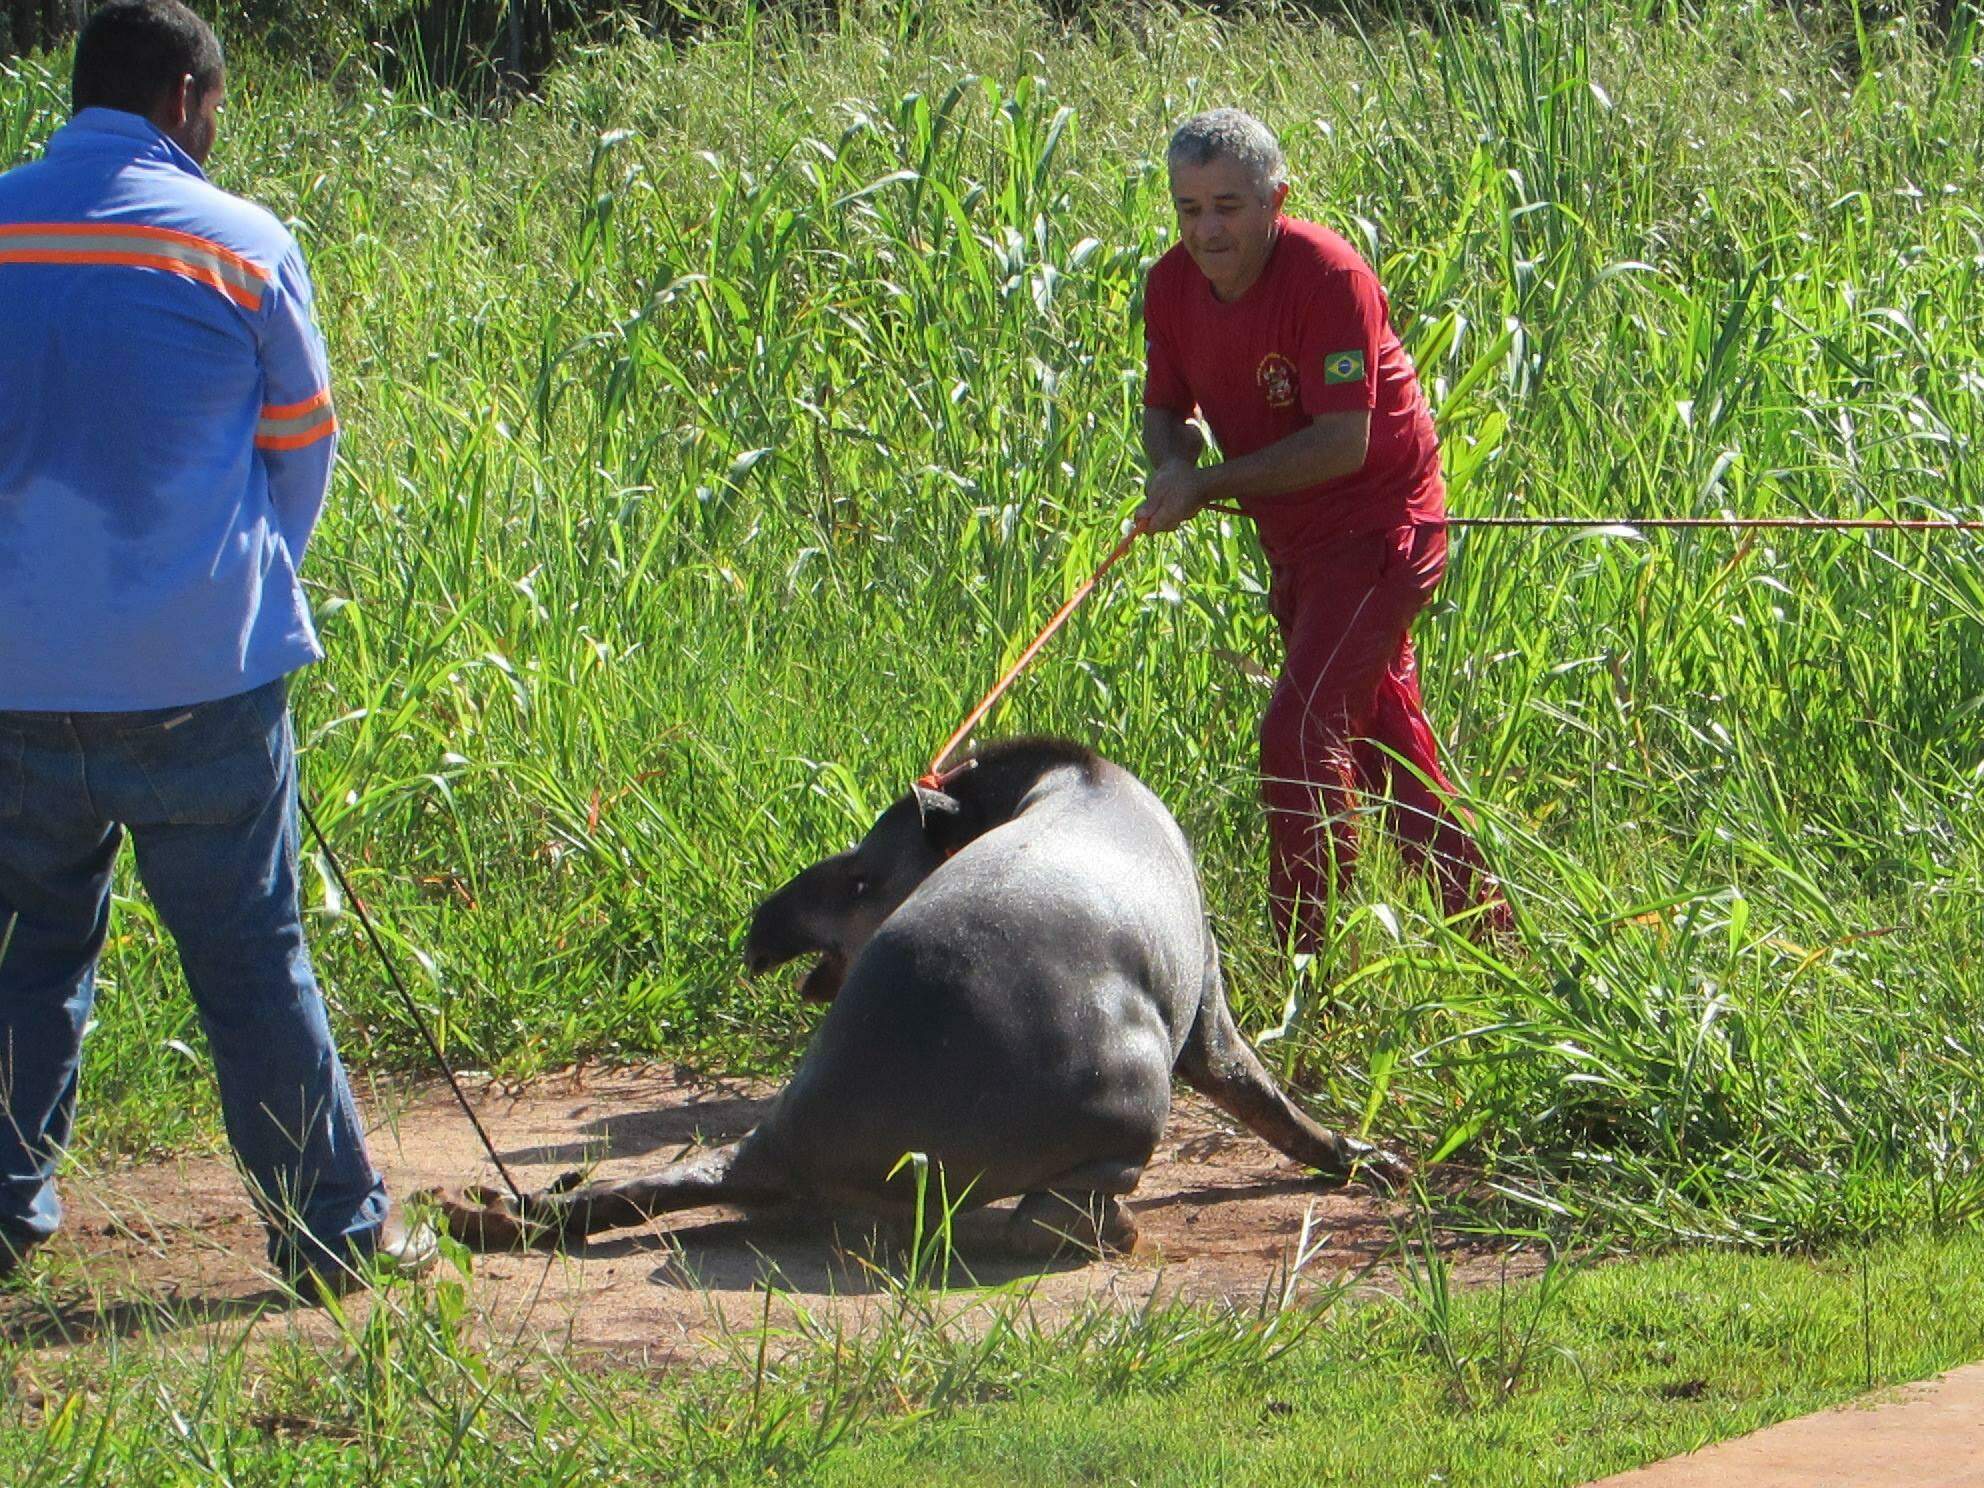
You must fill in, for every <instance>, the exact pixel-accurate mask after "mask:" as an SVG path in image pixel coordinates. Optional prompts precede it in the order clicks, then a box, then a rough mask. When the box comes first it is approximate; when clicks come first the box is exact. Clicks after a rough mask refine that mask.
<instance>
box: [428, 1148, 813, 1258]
mask: <svg viewBox="0 0 1984 1488" xmlns="http://www.w3.org/2000/svg"><path fill="white" fill-rule="evenodd" d="M753 1135H755V1134H754V1133H753V1134H747V1135H745V1136H744V1137H742V1138H740V1139H739V1140H737V1141H735V1142H731V1143H728V1144H727V1145H725V1146H722V1147H713V1148H711V1149H709V1150H708V1151H706V1152H698V1153H694V1154H692V1155H691V1156H689V1157H685V1158H683V1159H682V1160H681V1161H679V1162H673V1163H670V1164H669V1165H668V1166H667V1167H665V1168H663V1169H661V1170H660V1171H659V1172H656V1173H651V1174H648V1175H646V1176H644V1177H640V1178H625V1179H621V1180H620V1181H618V1182H614V1183H585V1184H579V1185H576V1186H573V1187H569V1188H563V1189H561V1188H560V1187H559V1186H558V1185H556V1184H554V1185H553V1186H552V1187H551V1188H550V1189H547V1190H545V1191H543V1192H540V1193H529V1194H525V1195H524V1201H523V1204H522V1205H521V1206H519V1205H517V1203H516V1202H515V1201H514V1200H512V1199H510V1198H509V1197H508V1196H506V1195H502V1194H492V1193H491V1192H490V1191H489V1190H487V1189H470V1190H468V1192H467V1193H466V1194H465V1195H464V1197H463V1199H459V1200H458V1199H453V1198H450V1197H448V1196H447V1195H443V1194H436V1195H432V1196H430V1197H429V1202H430V1203H432V1204H433V1205H434V1207H435V1208H436V1209H438V1210H439V1211H440V1214H441V1218H442V1222H443V1223H444V1224H445V1225H446V1227H447V1230H448V1233H449V1234H450V1235H452V1236H453V1237H454V1238H455V1239H456V1240H459V1241H460V1242H461V1243H462V1244H464V1245H467V1246H470V1247H471V1248H473V1249H477V1250H525V1249H530V1248H533V1247H538V1248H551V1247H555V1246H557V1245H560V1244H563V1243H565V1242H567V1241H570V1240H576V1239H582V1238H583V1237H585V1236H587V1235H592V1234H597V1233H598V1232H599V1231H601V1230H613V1229H621V1228H623V1227H625V1226H627V1225H634V1224H639V1223H640V1222H641V1221H642V1220H646V1219H653V1218H654V1217H655V1216H657V1215H661V1214H668V1213H671V1212H673V1211H675V1210H678V1209H700V1208H702V1207H703V1206H704V1205H706V1204H768V1203H774V1202H776V1201H778V1200H780V1199H782V1198H785V1197H787V1196H788V1194H789V1192H790V1190H789V1188H788V1186H787V1185H786V1184H784V1183H782V1182H780V1181H779V1180H778V1178H777V1176H776V1174H774V1173H773V1172H771V1171H769V1170H768V1167H767V1165H766V1164H765V1162H764V1161H763V1160H762V1158H761V1157H760V1156H759V1153H758V1152H757V1151H756V1150H755V1149H754V1147H753V1144H752V1136H753Z"/></svg>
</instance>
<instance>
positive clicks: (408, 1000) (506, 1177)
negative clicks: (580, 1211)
mask: <svg viewBox="0 0 1984 1488" xmlns="http://www.w3.org/2000/svg"><path fill="white" fill-rule="evenodd" d="M297 805H299V806H301V807H302V808H303V819H304V820H305V821H306V822H308V823H309V824H310V835H311V836H313V837H315V838H316V839H317V846H318V847H319V848H321V849H322V850H323V853H324V861H325V862H327V863H329V864H330V865H331V876H332V877H333V878H335V879H336V880H337V881H338V889H339V891H340V892H342V893H343V895H344V897H345V902H346V903H347V904H349V905H350V906H351V907H352V909H353V910H354V911H355V912H356V913H357V915H358V923H359V924H361V925H363V926H364V927H365V934H366V935H367V936H368V937H369V938H370V939H371V941H372V949H373V950H375V951H377V952H378V953H379V964H380V965H381V966H383V967H385V969H386V980H387V981H389V982H391V983H392V984H393V990H394V991H395V992H397V993H399V995H400V1001H401V1002H404V1003H405V1004H406V1010H407V1015H408V1016H409V1017H411V1018H412V1019H413V1023H414V1026H415V1027H416V1028H418V1029H419V1030H420V1035H421V1037H422V1038H424V1039H426V1040H427V1047H428V1049H429V1050H430V1051H431V1052H432V1053H433V1055H434V1062H435V1063H436V1064H438V1065H440V1066H441V1073H442V1074H444V1075H446V1076H447V1077H448V1088H449V1089H450V1090H452V1091H454V1093H455V1099H456V1100H458V1101H460V1102H461V1107H462V1114H463V1115H465V1116H467V1117H468V1122H469V1125H470V1126H472V1127H474V1128H475V1134H476V1135H477V1136H478V1137H480V1138H482V1147H483V1150H484V1151H485V1152H487V1153H488V1154H489V1160H490V1161H491V1162H493V1163H494V1164H496V1171H497V1172H498V1173H500V1174H502V1175H503V1186H504V1187H505V1188H507V1189H509V1191H510V1196H511V1197H512V1198H514V1199H515V1200H516V1201H517V1209H518V1211H519V1212H522V1210H523V1207H524V1195H523V1190H522V1189H520V1188H518V1187H517V1181H516V1179H514V1178H512V1177H511V1176H510V1170H509V1169H508V1168H506V1167H504V1166H503V1159H502V1158H500V1157H498V1156H497V1155H496V1144H495V1143H494V1142H492V1141H490V1140H489V1133H488V1132H486V1131H484V1130H483V1129H482V1122H481V1120H480V1119H479V1118H478V1117H477V1116H476V1114H475V1107H474V1106H472V1105H470V1104H469V1101H468V1096H467V1095H466V1094H464V1093H463V1091H462V1086H461V1081H459V1080H457V1079H456V1078H455V1072H454V1070H453V1069H452V1068H450V1067H449V1064H448V1056H447V1055H445V1054H443V1053H442V1052H441V1044H440V1041H439V1040H438V1039H436V1038H435V1037H434V1032H433V1030H432V1029H430V1028H429V1027H428V1026H427V1020H426V1019H425V1018H423V1017H422V1016H421V1015H420V1008H419V1006H418V1005H417V1004H416V1003H415V1002H414V1000H413V994H412V993H411V992H409V991H407V989H406V983H405V982H402V981H401V980H400V974H399V972H398V971H397V970H395V969H394V967H393V958H392V957H391V956H389V955H387V954H386V945H385V942H384V941H382V940H380V939H379V932H378V931H377V930H375V929H373V928H372V919H371V916H369V915H367V914H366V913H365V902H364V901H363V900H362V899H360V898H359V897H358V895H356V894H354V893H353V892H352V890H351V884H350V882H349V881H348V880H347V879H346V878H345V876H344V865H343V864H341V863H339V862H338V855H337V854H336V853H334V852H332V851H331V844H330V842H329V841H328V840H327V839H326V838H325V836H324V829H323V828H322V827H320V826H318V825H317V817H316V814H315V813H314V812H312V811H311V809H310V803H309V802H308V801H306V800H304V799H303V796H302V793H301V792H298V794H297Z"/></svg>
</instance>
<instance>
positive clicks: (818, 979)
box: [799, 951, 847, 1002]
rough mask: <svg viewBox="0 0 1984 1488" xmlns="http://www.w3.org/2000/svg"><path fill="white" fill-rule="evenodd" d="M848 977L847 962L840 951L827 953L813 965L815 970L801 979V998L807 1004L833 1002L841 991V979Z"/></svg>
mask: <svg viewBox="0 0 1984 1488" xmlns="http://www.w3.org/2000/svg"><path fill="white" fill-rule="evenodd" d="M846 975H847V962H846V961H845V960H844V959H842V957H841V954H840V952H839V951H825V952H823V953H822V954H821V956H820V959H819V960H818V961H815V962H814V963H813V969H812V970H811V971H809V972H807V973H806V975H805V976H804V977H803V978H801V980H800V983H799V996H800V998H801V999H802V1000H803V1001H806V1002H832V1001H833V1000H834V996H835V994H836V993H838V992H839V991H840V984H841V979H842V978H843V977H845V976H846Z"/></svg>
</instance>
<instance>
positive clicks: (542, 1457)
mask: <svg viewBox="0 0 1984 1488" xmlns="http://www.w3.org/2000/svg"><path fill="white" fill-rule="evenodd" d="M1518 1264H1520V1262H1518ZM1408 1275H1409V1276H1414V1277H1416V1281H1414V1282H1412V1283H1409V1284H1408V1286H1407V1287H1406V1290H1405V1294H1404V1296H1403V1297H1402V1298H1401V1297H1396V1296H1388V1295H1378V1294H1373V1293H1366V1292H1362V1291H1357V1290H1352V1291H1348V1292H1342V1293H1338V1294H1335V1295H1334V1297H1333V1299H1330V1300H1326V1301H1324V1302H1323V1303H1322V1304H1320V1305H1317V1306H1298V1307H1296V1308H1293V1309H1291V1310H1287V1311H1280V1310H1276V1309H1274V1308H1267V1309H1261V1308H1249V1307H1242V1308H1238V1309H1232V1310H1225V1311H1209V1310H1204V1309H1190V1308H1166V1309H1156V1310H1150V1311H1145V1312H1129V1313H1124V1312H1121V1311H1118V1310H1114V1309H1110V1308H1101V1309H1098V1310H1096V1311H1095V1312H1093V1313H1090V1314H1088V1315H1085V1316H1079V1317H1077V1318H1075V1319H1073V1320H1072V1321H1070V1322H1068V1323H1066V1324H1064V1325H1060V1326H1057V1327H1054V1328H1042V1327H1037V1326H1034V1325H1033V1324H1031V1323H1030V1322H1029V1321H1028V1319H1027V1316H1026V1313H1025V1310H1024V1307H1023V1302H1024V1297H1023V1294H1020V1293H1012V1292H1008V1293H994V1294H990V1295H987V1296H984V1297H981V1298H980V1299H978V1302H977V1305H976V1307H975V1308H974V1309H973V1310H970V1311H968V1312H966V1313H965V1314H964V1315H963V1318H962V1320H960V1321H957V1322H954V1323H949V1324H945V1323H933V1322H931V1321H929V1319H930V1318H931V1317H935V1316H945V1315H948V1314H949V1313H950V1312H951V1311H952V1310H953V1305H954V1304H956V1303H957V1302H959V1301H960V1300H961V1299H960V1298H959V1297H958V1296H957V1295H956V1294H952V1295H951V1296H949V1297H941V1296H939V1295H937V1294H933V1293H931V1292H928V1291H925V1290H921V1289H918V1288H915V1287H905V1288H904V1289H903V1290H902V1291H901V1292H900V1293H899V1294H898V1296H897V1299H896V1301H897V1305H896V1306H895V1307H894V1308H893V1309H891V1310H890V1311H889V1312H888V1315H887V1316H885V1318H884V1320H883V1324H882V1326H881V1328H880V1329H879V1330H878V1331H877V1332H875V1333H873V1334H871V1335H867V1336H864V1337H854V1336H837V1335H835V1334H834V1333H833V1332H831V1331H830V1330H827V1329H825V1328H823V1326H822V1325H820V1324H818V1323H811V1324H809V1323H808V1322H806V1320H805V1319H804V1317H803V1316H802V1315H799V1314H795V1313H793V1312H791V1311H789V1310H788V1308H787V1306H786V1305H785V1303H784V1302H783V1301H782V1300H781V1299H779V1298H776V1297H770V1298H768V1300H767V1306H766V1309H765V1326H764V1328H763V1329H762V1330H760V1329H746V1330H743V1331H740V1332H737V1333H734V1334H731V1335H729V1339H728V1348H727V1351H726V1352H724V1353H723V1354H721V1355H719V1356H717V1357H716V1359H715V1360H714V1362H713V1363H712V1364H711V1365H710V1366H709V1367H708V1368H705V1369H701V1370H696V1371H676V1372H674V1373H671V1374H668V1375H664V1376H660V1377H655V1376H649V1375H639V1374H629V1373H625V1372H620V1371H616V1370H614V1369H611V1368H606V1367H600V1366H598V1365H593V1366H588V1365H587V1364H586V1362H585V1361H584V1360H575V1359H572V1358H568V1357H565V1356H564V1355H562V1354H560V1353H558V1352H556V1351H553V1350H548V1349H544V1348H541V1347H538V1346H519V1345H515V1344H506V1343H504V1342H502V1341H500V1334H499V1339H498V1341H496V1342H489V1341H487V1340H488V1333H487V1331H486V1330H482V1329H477V1328H474V1327H472V1326H470V1309H471V1306H472V1304H471V1300H470V1297H471V1293H470V1291H469V1289H468V1288H466V1287H465V1286H464V1284H463V1281H462V1280H461V1278H459V1277H456V1276H452V1275H451V1276H450V1278H449V1279H447V1280H443V1281H441V1282H439V1283H437V1284H433V1285H431V1286H430V1285H421V1286H419V1287H418V1288H414V1287H408V1286H406V1285H404V1284H402V1285H399V1286H395V1287H394V1288H393V1289H392V1290H391V1291H389V1292H388V1293H386V1294H385V1297H384V1300H383V1301H382V1302H381V1304H380V1305H379V1306H378V1307H377V1308H376V1309H374V1310H372V1311H371V1312H370V1315H369V1317H363V1318H361V1315H360V1314H359V1313H358V1312H354V1313H352V1314H350V1315H349V1316H348V1317H347V1318H346V1320H345V1322H344V1326H343V1331H342V1335H341V1336H340V1337H339V1338H338V1339H337V1340H336V1341H335V1342H332V1343H328V1344H327V1343H321V1342H313V1341H310V1340H309V1339H307V1338H306V1337H305V1336H304V1335H301V1334H298V1333H295V1332H291V1333H289V1334H287V1335H285V1334H284V1333H283V1332H282V1330H281V1329H280V1326H279V1325H278V1326H277V1328H276V1331H275V1332H274V1333H268V1332H264V1333H263V1334H262V1335H261V1336H260V1337H259V1338H258V1340H257V1341H256V1342H255V1343H254V1344H253V1345H252V1347H248V1346H244V1344H243V1338H244V1336H245V1332H246V1326H245V1324H244V1323H242V1322H240V1321H231V1322H221V1323H218V1324H214V1325H211V1326H209V1327H208V1328H207V1329H205V1330H204V1331H202V1330H199V1329H192V1330H188V1331H183V1332H178V1333H168V1332H166V1331H165V1329H164V1326H163V1325H164V1320H165V1316H166V1315H165V1314H164V1313H161V1314H159V1315H158V1317H157V1318H156V1319H154V1320H153V1321H152V1322H150V1323H149V1324H147V1325H145V1326H141V1327H138V1328H136V1329H134V1330H133V1331H132V1332H131V1334H130V1335H129V1336H127V1337H125V1338H123V1339H122V1340H119V1341H117V1342H115V1343H111V1344H99V1345H95V1346H93V1347H91V1348H88V1349H85V1350H82V1351H80V1352H75V1353H68V1354H64V1355H60V1356H54V1355H47V1354H42V1355H38V1356H33V1357H29V1356H26V1355H24V1354H16V1357H15V1360H14V1362H13V1363H12V1366H11V1385H10V1387H9V1388H8V1390H7V1391H6V1393H5V1394H4V1395H0V1468H3V1469H4V1470H5V1471H6V1473H7V1481H8V1482H10V1483H13V1484H16V1485H19V1488H54V1485H57V1484H61V1485H64V1488H71V1485H76V1488H81V1485H95V1484H111V1483H133V1482H142V1483H159V1484H179V1483H186V1484H192V1483H201V1484H208V1483H237V1484H243V1485H246V1484H255V1485H262V1484H270V1483H283V1484H293V1485H298V1488H303V1485H317V1484H331V1483H345V1482H352V1481H363V1482H366V1483H377V1484H394V1485H397V1484H408V1485H412V1484H422V1485H428V1484H454V1483H468V1484H479V1483H484V1482H488V1481H492V1480H498V1479H500V1481H502V1482H503V1483H505V1484H506V1485H510V1488H552V1485H564V1484H576V1483H629V1484H632V1483H654V1482H667V1483H681V1484H729V1483H736V1484H746V1483H750V1484H756V1483H764V1482H773V1481H777V1482H803V1483H818V1484H822V1485H828V1484H831V1485H847V1488H853V1485H868V1484H873V1485H884V1484H888V1485H894V1484H900V1483H905V1482H918V1483H929V1484H933V1485H935V1484H959V1485H964V1484H988V1485H989V1484H995V1483H996V1484H1001V1485H1004V1484H1032V1483H1039V1484H1043V1485H1045V1484H1053V1485H1059V1484H1064V1483H1071V1482H1111V1483H1122V1482H1136V1483H1139V1484H1178V1485H1183V1484H1215V1483H1234V1482H1244V1483H1250V1484H1253V1483H1259V1484H1279V1483H1287V1484H1290V1485H1297V1484H1299V1485H1313V1484H1326V1483H1341V1484H1375V1483H1429V1482H1430V1483H1447V1484H1453V1485H1463V1484H1465V1485H1476V1488H1514V1485H1530V1484H1553V1485H1554V1484H1574V1483H1580V1482H1583V1481H1585V1480H1587V1479H1588V1478H1591V1477H1596V1476H1600V1475H1602V1474H1605V1473H1608V1472H1612V1471H1616V1470H1619V1469H1622V1468H1625V1467H1629V1466H1632V1465H1635V1464H1637V1463H1639V1462H1642V1461H1647V1460H1652V1459H1654V1458H1658V1457H1661V1456H1665V1455H1669V1454H1673V1453H1677V1452H1683V1451H1688V1450H1691V1449H1693V1448H1695V1447H1698V1446H1700V1445H1702V1444H1704V1443H1706V1442H1709V1441H1713V1440H1716V1439H1719V1438H1721V1437H1724V1436H1729V1435H1733V1434H1736V1433H1739V1432H1742V1431H1746V1430H1750V1429H1753V1428H1755V1427H1758V1426H1761V1425H1766V1424H1769V1423H1771V1422H1773V1421H1776V1420H1780V1419H1783V1418H1785V1417H1787V1416H1791V1415H1795V1414H1799V1413H1802V1412H1805V1411H1808V1410H1814V1409H1818V1408H1820V1407H1823V1406H1826V1405H1829V1404H1833V1403H1836V1402H1839V1401H1842V1400H1845V1399H1848V1398H1850V1397H1853V1396H1855V1395H1858V1394H1861V1393H1864V1392H1866V1391H1868V1390H1870V1389H1877V1388H1878V1387H1880V1386H1882V1385H1885V1384H1889V1383H1892V1382H1897V1381H1907V1380H1913V1379H1917V1378H1920V1377H1922V1376H1924V1375H1926V1374H1931V1373H1934V1372H1936V1371H1939V1370H1942V1369H1945V1368H1948V1367H1949V1366H1951V1365H1954V1364H1958V1363H1961V1362H1963V1361H1965V1360H1968V1359H1971V1358H1974V1357H1976V1356H1977V1355H1978V1354H1980V1353H1984V1241H1980V1239H1979V1238H1978V1237H1977V1236H1976V1235H1974V1234H1968V1233H1966V1234H1962V1235H1957V1236H1948V1237H1940V1238H1939V1237H1934V1236H1931V1235H1928V1234H1921V1235H1917V1236H1915V1237H1913V1238H1911V1239H1908V1240H1905V1241H1887V1242H1880V1243H1877V1244H1875V1245H1874V1246H1872V1247H1869V1248H1867V1249H1864V1250H1859V1251H1855V1252H1843V1253H1841V1254H1839V1255H1836V1256H1833V1257H1829V1258H1826V1259H1823V1260H1819V1261H1811V1260H1797V1259H1789V1258H1782V1257H1771V1256H1762V1255H1754V1254H1740V1253H1726V1252H1724V1253H1709V1252H1694V1253H1685V1254H1679V1255H1674V1256H1670V1257H1665V1258H1660V1259H1654V1260H1635V1261H1624V1262H1621V1263H1619V1264H1616V1265H1604V1266H1596V1267H1586V1268H1582V1269H1576V1270H1573V1269H1569V1268H1566V1267H1560V1268H1558V1269H1556V1270H1554V1271H1553V1272H1551V1273H1550V1274H1549V1275H1548V1276H1546V1277H1545V1278H1543V1279H1541V1280H1537V1279H1531V1280H1526V1281H1515V1282H1509V1283H1506V1284H1503V1285H1494V1284H1491V1285H1489V1286H1486V1287H1483V1288H1479V1289H1475V1290H1471V1291H1464V1292H1455V1293H1452V1294H1450V1295H1449V1296H1447V1297H1446V1298H1445V1299H1444V1300H1441V1298H1440V1296H1439V1292H1440V1282H1441V1278H1439V1277H1438V1276H1430V1277H1429V1276H1428V1275H1427V1274H1426V1269H1425V1267H1424V1265H1423V1263H1420V1264H1419V1265H1418V1269H1417V1270H1416V1271H1412V1270H1410V1269H1409V1271H1408ZM58 1300H59V1299H58V1297H57V1295H56V1294H54V1293H51V1294H50V1296H49V1297H48V1301H49V1303H50V1304H51V1305H54V1304H55V1303H56V1302H57V1301H58ZM68 1300H71V1301H73V1300H74V1298H73V1297H70V1298H68Z"/></svg>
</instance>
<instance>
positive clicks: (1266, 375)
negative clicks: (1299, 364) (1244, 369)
mask: <svg viewBox="0 0 1984 1488" xmlns="http://www.w3.org/2000/svg"><path fill="white" fill-rule="evenodd" d="M1254 381H1256V382H1258V383H1259V384H1260V385H1261V391H1262V392H1263V393H1265V394H1267V400H1268V407H1270V408H1293V407H1294V406H1295V364H1294V363H1293V362H1291V361H1289V359H1288V358H1287V357H1285V356H1283V355H1282V354H1281V353H1280V352H1278V351H1271V352H1269V353H1268V354H1267V355H1266V356H1264V357H1262V358H1261V364H1260V366H1258V367H1256V368H1255V369H1254Z"/></svg>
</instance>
